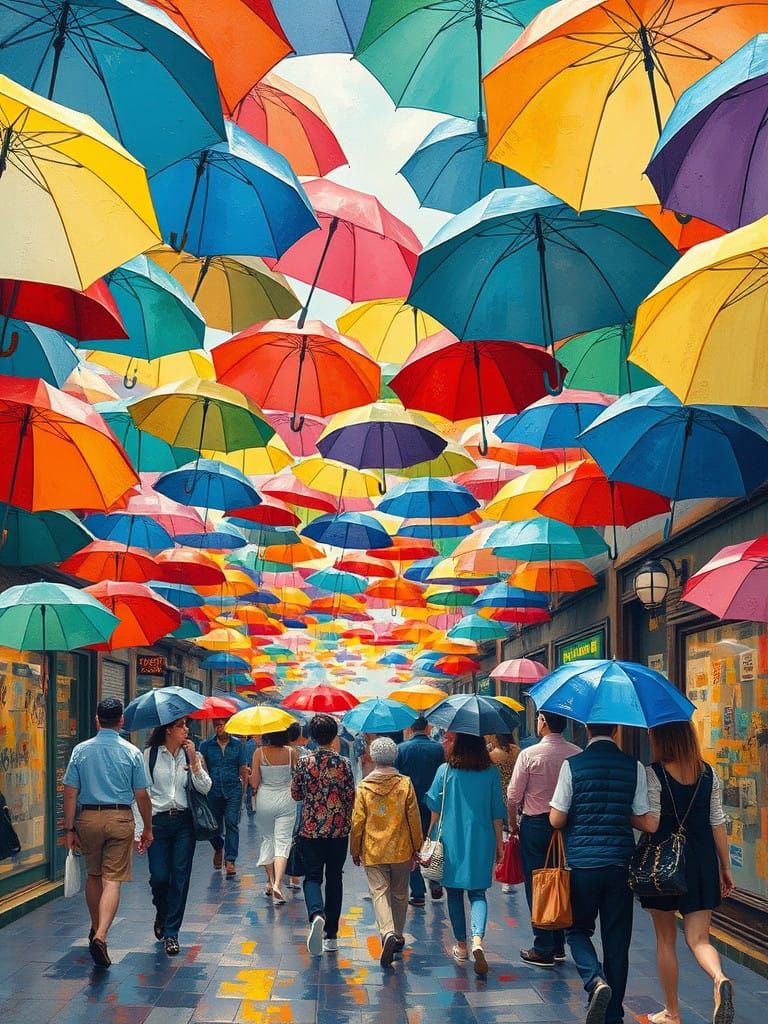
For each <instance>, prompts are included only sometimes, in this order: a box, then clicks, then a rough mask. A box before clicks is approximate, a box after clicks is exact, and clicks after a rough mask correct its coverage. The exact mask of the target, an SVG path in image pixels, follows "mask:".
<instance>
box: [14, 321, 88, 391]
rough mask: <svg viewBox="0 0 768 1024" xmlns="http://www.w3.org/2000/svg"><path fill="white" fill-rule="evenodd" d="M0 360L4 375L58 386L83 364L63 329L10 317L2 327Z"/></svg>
mask: <svg viewBox="0 0 768 1024" xmlns="http://www.w3.org/2000/svg"><path fill="white" fill-rule="evenodd" d="M0 359H2V363H0V370H2V375H3V376H4V377H29V378H31V379H33V380H34V379H36V378H38V377H39V378H41V379H42V380H44V381H45V382H46V384H52V385H53V386H54V387H56V388H60V387H63V385H64V384H65V382H66V381H67V380H68V379H69V377H70V375H71V374H72V373H73V371H74V370H76V369H77V367H78V365H79V364H78V360H77V356H76V355H75V353H74V352H73V351H72V348H71V347H70V346H69V345H68V344H67V339H66V338H65V337H64V335H63V334H61V333H59V331H53V330H51V329H50V328H49V327H40V326H39V325H38V324H28V323H25V322H24V321H23V320H9V319H8V318H7V317H6V318H4V319H3V321H2V327H0Z"/></svg>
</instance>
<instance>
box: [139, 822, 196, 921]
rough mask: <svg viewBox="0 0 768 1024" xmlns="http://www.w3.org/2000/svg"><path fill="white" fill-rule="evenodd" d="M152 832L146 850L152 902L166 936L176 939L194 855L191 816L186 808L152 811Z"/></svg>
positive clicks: (185, 902) (182, 915)
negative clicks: (153, 813)
mask: <svg viewBox="0 0 768 1024" xmlns="http://www.w3.org/2000/svg"><path fill="white" fill-rule="evenodd" d="M152 834H153V836H154V840H153V842H152V845H151V846H150V847H149V849H148V850H147V860H148V861H149V885H150V888H151V889H152V902H153V903H154V905H155V910H156V912H157V916H158V918H159V919H160V921H162V922H163V928H164V930H165V936H166V938H170V939H178V937H179V928H180V927H181V922H182V919H183V917H184V908H185V907H186V905H187V893H188V891H189V878H190V875H191V874H192V860H193V858H194V856H195V833H194V831H193V830H192V815H191V814H190V813H189V811H185V812H184V813H182V814H155V815H153V816H152Z"/></svg>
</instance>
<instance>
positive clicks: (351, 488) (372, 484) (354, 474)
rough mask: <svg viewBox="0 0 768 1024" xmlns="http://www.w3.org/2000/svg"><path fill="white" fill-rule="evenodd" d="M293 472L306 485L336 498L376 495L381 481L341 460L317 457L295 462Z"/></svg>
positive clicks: (374, 474) (372, 474) (375, 476)
mask: <svg viewBox="0 0 768 1024" xmlns="http://www.w3.org/2000/svg"><path fill="white" fill-rule="evenodd" d="M293 473H294V475H295V476H296V478H297V479H298V480H300V481H301V482H302V483H305V484H306V485H307V487H311V488H313V489H314V490H316V491H322V492H323V493H324V494H332V495H335V496H336V497H337V498H371V497H373V496H374V495H378V493H379V484H380V483H381V480H380V478H379V476H378V475H377V474H376V473H372V472H370V471H363V470H359V469H352V468H351V467H350V466H345V465H344V464H343V463H341V462H334V461H333V460H332V459H322V458H319V457H312V458H309V459H303V460H302V461H301V462H297V463H296V465H295V466H294V467H293Z"/></svg>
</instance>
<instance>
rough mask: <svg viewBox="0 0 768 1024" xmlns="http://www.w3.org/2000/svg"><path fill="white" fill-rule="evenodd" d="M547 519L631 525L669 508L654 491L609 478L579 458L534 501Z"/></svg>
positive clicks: (580, 522) (591, 464)
mask: <svg viewBox="0 0 768 1024" xmlns="http://www.w3.org/2000/svg"><path fill="white" fill-rule="evenodd" d="M536 509H537V511H538V512H539V513H540V514H541V515H543V516H547V517H548V518H549V519H559V520H560V522H562V523H569V524H570V525H571V526H632V524H633V523H639V522H642V520H643V519H649V518H650V517H651V516H658V515H663V514H664V513H665V512H668V511H669V501H668V499H667V498H663V497H662V496H661V495H660V494H656V492H655V491H651V490H648V489H647V488H645V487H636V486H635V485H634V484H623V483H619V482H617V481H614V480H609V479H608V478H607V477H606V475H605V473H604V472H603V471H602V469H600V467H599V466H597V465H595V463H593V462H582V463H580V465H578V466H575V467H574V468H573V469H569V470H568V471H567V472H565V473H563V474H561V475H560V476H558V478H557V479H556V480H554V481H553V483H552V485H551V486H550V488H549V489H548V490H547V492H546V494H545V495H544V496H543V497H542V498H541V499H540V500H539V502H538V504H537V505H536Z"/></svg>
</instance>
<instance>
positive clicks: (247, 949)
mask: <svg viewBox="0 0 768 1024" xmlns="http://www.w3.org/2000/svg"><path fill="white" fill-rule="evenodd" d="M240 952H241V953H242V954H243V956H253V954H254V953H255V952H256V942H254V941H253V940H251V941H250V942H244V943H243V944H242V946H241V947H240Z"/></svg>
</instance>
